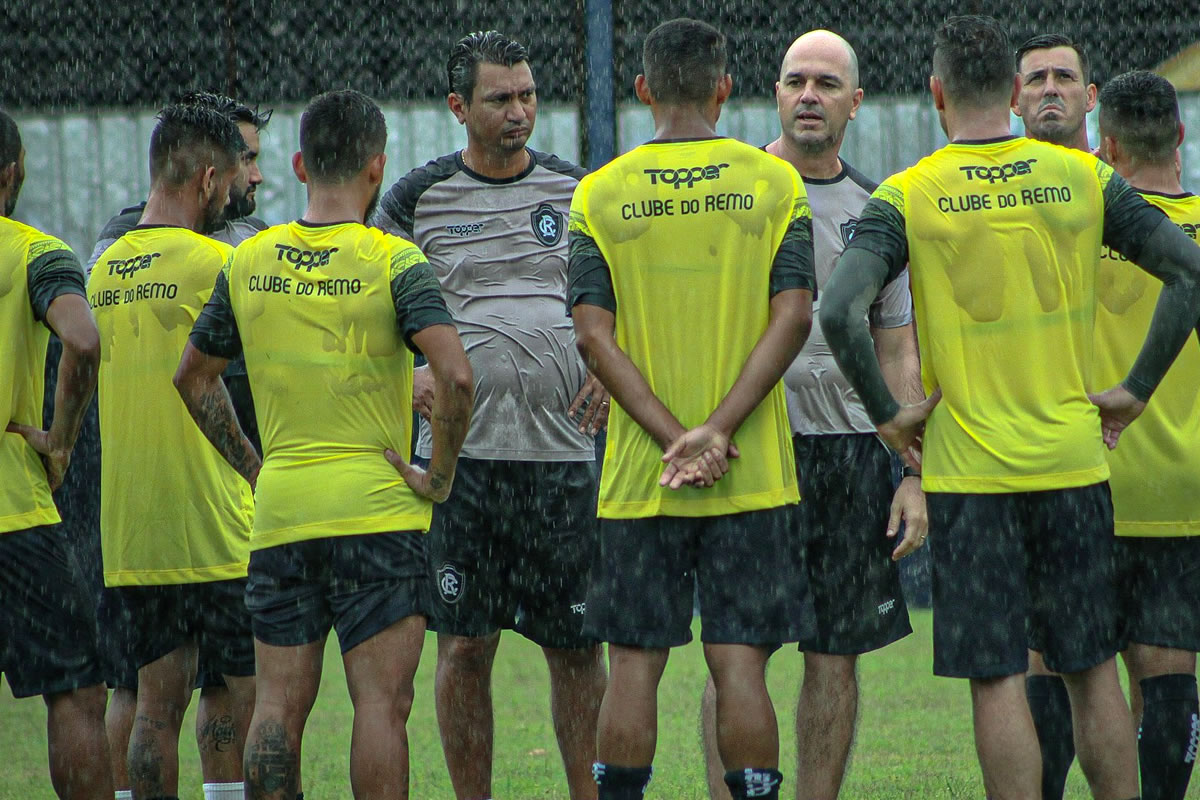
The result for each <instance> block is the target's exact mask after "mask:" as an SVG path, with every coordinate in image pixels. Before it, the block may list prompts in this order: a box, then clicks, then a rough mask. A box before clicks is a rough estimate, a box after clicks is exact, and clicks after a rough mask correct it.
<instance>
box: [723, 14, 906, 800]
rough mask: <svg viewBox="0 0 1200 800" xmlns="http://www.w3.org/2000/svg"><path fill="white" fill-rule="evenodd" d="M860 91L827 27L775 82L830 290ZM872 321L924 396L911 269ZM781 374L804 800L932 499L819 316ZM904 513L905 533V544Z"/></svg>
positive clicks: (800, 48) (894, 620)
mask: <svg viewBox="0 0 1200 800" xmlns="http://www.w3.org/2000/svg"><path fill="white" fill-rule="evenodd" d="M862 94H863V93H862V89H860V88H859V85H858V59H857V57H856V55H855V53H854V50H853V49H852V48H851V47H850V45H849V44H848V43H847V42H846V41H845V40H844V39H842V38H841V37H840V36H838V35H836V34H834V33H830V32H829V31H811V32H809V33H806V34H805V35H803V36H801V37H800V38H799V39H797V40H796V41H795V42H794V43H793V44H792V46H791V47H790V48H789V49H788V52H787V54H786V55H785V56H784V59H783V65H782V67H781V68H780V73H779V82H778V83H777V84H775V97H776V101H777V104H778V108H779V120H780V124H781V126H782V130H781V132H780V136H779V138H778V139H776V140H775V141H773V142H771V143H770V144H768V145H767V146H766V147H765V148H764V149H765V150H766V151H767V152H769V153H771V154H772V155H776V156H779V157H780V158H782V159H783V160H785V161H787V162H789V163H790V164H792V166H794V167H795V168H796V169H797V171H799V172H800V175H801V177H802V178H803V179H804V188H805V191H806V192H807V193H808V201H809V204H810V205H811V206H812V212H813V243H814V251H815V265H816V274H817V286H818V287H823V286H824V285H825V282H826V281H827V280H829V276H830V275H831V274H832V272H833V267H834V264H835V262H836V261H837V258H838V256H840V255H841V253H842V250H843V249H845V247H846V244H847V243H848V242H849V241H850V237H851V236H853V235H854V226H855V224H856V223H857V221H858V215H859V213H861V211H862V208H863V206H864V205H865V204H866V202H867V199H868V198H869V197H870V196H871V193H872V192H873V191H874V190H875V184H874V183H873V182H871V181H869V180H867V179H866V178H864V177H863V176H862V175H861V174H859V173H858V172H857V171H855V170H854V169H853V168H852V167H850V166H849V165H848V164H846V162H844V161H842V160H841V158H840V157H839V156H838V152H839V150H840V149H841V145H842V138H843V136H844V135H845V132H846V126H847V124H848V123H849V121H850V120H851V119H853V118H854V116H855V114H856V113H857V111H858V107H859V104H860V103H861V102H862ZM818 303H819V301H817V302H816V303H814V311H815V308H816V306H817V304H818ZM869 321H870V324H871V332H872V335H873V336H874V338H875V347H876V349H877V351H878V352H879V354H880V362H881V363H882V364H883V366H884V370H885V375H886V376H887V380H888V382H889V384H890V385H891V386H892V387H893V391H895V392H896V393H897V394H898V395H900V396H902V397H904V398H905V399H906V401H907V402H918V401H919V400H921V399H922V398H923V397H924V393H923V391H922V388H921V381H920V373H919V366H918V361H917V348H916V339H915V337H914V335H913V325H912V297H911V295H910V294H909V290H908V273H907V272H904V273H902V274H901V275H900V276H899V277H898V278H896V280H894V281H892V282H891V283H889V284H887V285H886V286H884V288H883V290H882V291H881V292H880V293H879V296H878V297H876V298H875V302H874V303H872V304H871V308H870V320H869ZM783 380H784V385H785V387H786V390H787V403H788V417H789V418H790V420H791V425H792V433H793V440H792V441H793V446H794V449H795V452H796V472H797V475H798V477H799V481H800V490H801V493H802V494H803V495H804V502H802V503H801V504H800V507H799V513H798V515H797V520H798V521H799V531H798V532H797V535H798V536H799V538H800V540H801V542H802V543H803V545H804V546H803V548H802V551H803V554H804V556H803V557H804V559H805V562H806V564H805V566H806V568H807V573H808V580H809V585H810V586H811V587H812V593H813V600H814V607H815V610H816V616H817V632H816V635H815V636H814V637H813V638H811V639H809V640H805V641H801V642H800V650H802V651H803V652H804V684H803V686H802V687H801V691H800V701H799V703H798V705H797V707H796V741H797V767H796V785H797V787H798V790H797V797H800V798H810V797H811V798H832V797H836V796H837V794H838V792H839V791H840V789H841V785H842V779H843V777H844V776H845V771H846V762H847V759H848V757H849V754H850V745H851V743H852V742H853V739H854V727H855V720H856V717H857V714H858V680H857V676H856V671H855V664H856V661H857V658H858V655H859V654H861V653H866V652H868V651H871V650H875V649H878V648H880V647H883V646H885V645H887V644H890V643H892V642H894V641H896V640H897V639H900V638H902V637H904V636H907V635H908V634H909V633H911V632H912V628H911V627H909V623H908V608H907V606H906V605H905V602H904V597H903V595H902V594H901V590H900V575H899V570H898V568H897V564H896V561H897V560H898V559H900V558H902V557H904V556H906V555H908V554H909V553H911V552H912V551H913V550H915V549H916V548H917V547H919V546H920V545H921V543H922V542H923V541H924V539H925V533H926V530H927V521H926V516H925V497H924V494H923V493H922V492H921V485H920V484H921V482H920V479H919V477H916V476H915V473H913V474H912V475H910V476H909V477H905V479H904V480H903V481H902V482H901V484H900V487H899V489H897V490H896V492H895V494H894V495H893V490H892V487H893V481H892V456H891V454H890V453H889V451H888V449H887V446H886V445H884V444H883V442H881V441H880V440H879V438H878V437H877V436H876V435H875V426H874V425H873V424H872V423H871V420H870V419H869V418H868V417H867V413H866V410H865V409H864V408H863V406H862V403H861V402H860V401H859V398H858V396H857V394H855V392H854V390H853V389H852V388H851V387H850V384H849V383H848V382H847V381H846V378H845V377H844V376H843V375H842V372H841V370H840V369H838V366H837V364H836V363H835V362H834V359H833V354H832V353H831V351H830V349H829V346H828V344H827V343H826V341H825V336H824V334H823V333H822V331H821V326H820V325H819V324H817V323H814V324H813V329H812V333H811V334H809V337H808V341H807V342H806V343H805V345H804V349H803V350H801V351H800V355H798V356H797V357H796V360H795V361H794V362H793V363H792V365H791V366H790V367H789V368H788V370H787V372H786V374H785V375H784V378H783ZM906 475H909V473H906ZM901 519H904V520H905V523H906V524H905V535H904V539H903V541H901V542H900V544H899V545H897V546H895V547H894V548H893V542H892V541H891V539H892V538H894V537H895V535H896V532H897V529H898V528H899V523H900V520H901ZM705 700H706V703H705V706H706V707H705V713H704V723H705V724H704V732H705V741H706V746H705V750H706V754H707V756H708V763H709V791H710V793H711V794H712V796H713V797H728V796H729V795H728V793H727V791H726V790H725V786H724V781H723V780H722V773H721V771H720V766H719V765H720V760H719V759H718V758H716V749H715V745H714V743H715V736H713V735H712V731H713V728H712V713H711V712H712V709H711V702H712V692H711V681H710V685H709V690H708V691H707V692H706V696H705Z"/></svg>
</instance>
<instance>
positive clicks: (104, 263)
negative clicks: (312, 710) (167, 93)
mask: <svg viewBox="0 0 1200 800" xmlns="http://www.w3.org/2000/svg"><path fill="white" fill-rule="evenodd" d="M245 148H246V145H245V142H244V141H243V139H242V135H241V133H240V132H239V131H238V128H237V125H236V124H234V122H233V121H232V120H230V119H229V118H228V117H227V116H226V115H225V114H223V113H221V112H219V111H218V110H216V109H214V108H211V107H201V106H196V105H183V104H177V105H170V106H167V107H166V108H164V109H163V110H162V112H161V113H160V114H159V116H158V123H157V125H156V126H155V129H154V132H153V133H152V135H151V137H150V182H151V188H150V195H149V199H148V200H147V203H146V208H145V210H144V211H143V212H142V215H141V219H140V220H139V222H138V224H137V226H135V227H134V228H133V229H132V230H130V231H129V232H128V233H126V234H125V235H124V236H122V237H120V238H119V239H117V240H116V241H115V242H114V243H113V244H112V245H111V246H109V248H108V249H107V250H105V251H104V253H103V254H102V255H101V256H100V258H99V259H97V261H96V264H95V266H94V267H93V268H92V274H91V277H90V279H89V281H88V293H89V300H90V302H91V304H92V307H93V309H94V310H95V313H96V322H97V325H98V326H99V329H100V342H101V356H102V361H101V365H100V388H99V393H100V441H101V445H102V447H103V449H104V453H105V455H104V458H103V461H102V464H101V476H100V492H101V496H100V539H101V547H102V550H103V556H104V580H105V585H106V587H108V588H109V589H110V591H106V592H105V594H104V596H103V598H102V600H101V617H102V618H103V619H104V623H105V625H106V627H107V635H108V636H110V637H112V638H114V639H115V640H116V641H117V642H118V643H117V645H116V646H117V648H118V649H119V651H120V653H121V658H122V660H124V659H125V658H127V659H128V660H129V663H131V664H133V665H134V666H136V667H137V668H138V692H137V716H136V719H135V721H134V724H133V728H132V730H131V732H130V737H129V746H128V761H127V763H128V771H129V781H130V785H131V787H132V790H133V793H134V796H137V797H173V796H175V795H177V794H178V777H179V776H178V768H179V765H178V750H179V730H180V726H181V725H182V723H183V712H184V709H186V708H187V705H188V702H189V701H190V699H191V695H192V687H193V685H194V682H195V678H196V664H197V657H198V652H199V651H200V650H201V649H203V650H204V651H205V653H206V656H207V657H209V658H210V659H211V662H212V667H213V668H214V669H215V670H217V671H218V672H220V673H221V674H222V675H223V676H224V677H225V681H226V684H227V685H228V686H229V690H230V692H231V695H232V697H233V698H234V702H233V704H232V705H233V708H234V709H235V712H242V711H243V709H248V707H249V706H250V705H252V704H253V701H254V677H253V676H254V647H253V639H252V635H251V632H250V620H249V614H248V612H247V611H246V608H245V603H244V602H243V601H242V597H243V594H244V592H245V580H244V579H245V576H246V565H247V561H248V559H249V539H250V518H251V512H252V507H253V500H252V497H251V493H250V485H249V484H248V483H247V482H246V481H245V480H243V479H242V478H241V477H240V476H239V475H238V474H237V472H235V471H234V470H233V469H231V468H230V467H229V465H228V464H226V463H225V461H224V460H223V459H222V458H221V456H220V454H219V453H218V452H217V451H216V450H215V449H213V447H212V446H211V445H210V444H209V443H208V442H207V441H206V440H205V439H204V437H203V436H202V435H201V434H200V432H199V431H197V430H196V428H195V426H194V425H192V424H190V420H189V419H188V412H187V409H186V408H185V407H184V405H183V403H182V402H180V399H179V395H178V394H177V393H176V392H175V390H174V387H173V386H172V383H171V379H172V377H173V375H174V373H175V366H176V365H177V363H178V355H179V353H181V352H182V351H183V347H184V345H185V344H186V343H187V335H188V332H189V331H190V330H191V325H192V323H193V322H194V321H195V319H196V317H197V316H198V315H199V313H200V309H201V308H203V306H204V303H205V301H206V300H207V299H208V296H209V294H211V293H212V284H213V282H214V281H215V279H216V275H217V273H218V272H220V270H221V267H222V266H223V265H224V263H225V259H226V258H227V257H228V255H229V253H230V252H231V248H230V247H229V246H228V245H225V244H222V243H220V242H216V241H213V240H212V239H209V238H208V237H206V236H204V235H203V234H201V233H199V231H202V230H206V229H207V228H209V227H210V226H211V224H212V223H213V222H214V221H218V220H220V218H221V215H222V214H223V213H224V209H225V204H226V203H227V201H228V198H229V187H230V185H231V183H232V182H233V181H234V179H235V178H237V177H238V175H239V172H240V171H241V169H242V153H243V152H244V151H245ZM134 408H136V409H137V413H131V409H134ZM235 722H236V724H237V726H238V727H239V728H240V729H241V730H242V731H244V730H245V726H246V725H247V724H248V722H249V718H248V715H246V714H245V713H236V717H235Z"/></svg>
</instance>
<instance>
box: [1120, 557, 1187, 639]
mask: <svg viewBox="0 0 1200 800" xmlns="http://www.w3.org/2000/svg"><path fill="white" fill-rule="evenodd" d="M1116 572H1117V586H1118V591H1119V592H1120V602H1121V606H1120V610H1121V649H1122V650H1124V649H1125V648H1126V647H1127V646H1128V645H1129V644H1131V643H1137V644H1148V645H1154V646H1155V647H1170V648H1174V649H1176V650H1187V651H1189V652H1192V653H1195V652H1197V651H1200V536H1172V537H1163V538H1159V537H1150V536H1146V537H1142V536H1118V537H1117V538H1116Z"/></svg>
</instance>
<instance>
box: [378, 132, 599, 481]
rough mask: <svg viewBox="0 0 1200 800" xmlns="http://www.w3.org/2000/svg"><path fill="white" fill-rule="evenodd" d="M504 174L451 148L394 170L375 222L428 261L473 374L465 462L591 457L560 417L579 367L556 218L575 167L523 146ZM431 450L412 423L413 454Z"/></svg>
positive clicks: (425, 429)
mask: <svg viewBox="0 0 1200 800" xmlns="http://www.w3.org/2000/svg"><path fill="white" fill-rule="evenodd" d="M528 152H529V155H530V160H529V167H528V168H527V169H526V170H525V171H524V172H523V173H521V174H520V175H516V176H514V177H512V178H508V179H499V180H498V179H491V178H487V177H484V176H482V175H479V174H478V173H475V172H473V171H472V170H471V169H470V168H468V167H467V166H466V165H465V164H464V163H463V160H462V154H461V153H452V154H450V155H446V156H442V157H441V158H439V159H437V160H435V161H431V162H429V163H428V164H426V165H425V166H423V167H420V168H418V169H415V170H413V171H412V172H410V173H409V174H408V175H405V176H404V177H403V178H401V179H400V180H399V181H397V182H396V184H395V185H394V186H392V188H391V189H390V190H389V191H388V192H387V194H386V195H385V196H384V197H383V199H382V201H381V202H380V204H379V211H378V212H377V213H376V214H375V217H374V219H373V223H374V224H375V226H376V227H378V228H380V229H382V230H385V231H388V232H389V233H394V234H397V235H399V236H402V237H404V238H406V239H410V240H411V241H413V242H415V243H416V244H417V246H418V247H420V248H421V251H422V252H424V253H425V255H426V257H427V258H428V259H429V263H430V264H432V265H433V269H434V271H435V272H436V273H437V277H438V281H439V283H440V284H441V287H442V295H443V297H445V299H446V304H447V306H448V307H449V309H450V313H451V315H452V316H453V317H454V322H455V325H457V327H458V333H459V336H460V337H461V338H462V343H463V347H464V348H465V350H466V352H467V357H468V358H469V359H470V361H471V369H472V370H473V371H474V374H475V409H474V413H473V416H472V418H471V428H470V430H469V431H468V433H467V439H466V442H465V443H464V444H463V448H462V455H463V457H464V458H475V459H481V460H496V459H508V460H514V461H592V460H594V459H595V451H594V448H593V444H592V438H591V437H590V436H585V435H584V434H582V433H580V432H579V429H578V427H577V425H576V424H574V423H573V422H572V421H571V420H570V419H569V418H568V416H567V409H568V408H569V407H570V405H571V402H572V400H573V399H574V397H575V395H576V394H577V393H578V392H579V390H580V388H581V387H582V386H583V382H584V379H585V377H586V370H585V369H584V366H583V360H582V359H581V358H580V356H579V353H578V351H577V350H576V348H575V331H574V329H573V327H572V326H571V320H570V319H568V318H567V317H565V316H564V315H563V304H564V303H565V302H566V294H567V231H566V228H567V213H568V211H569V210H570V206H571V195H572V193H573V192H574V191H575V187H576V186H577V185H578V183H579V179H580V178H581V177H583V175H584V174H585V173H584V170H582V169H581V168H579V167H577V166H575V165H574V164H570V163H568V162H566V161H563V160H561V159H559V158H557V157H555V156H552V155H547V154H545V153H539V152H537V151H533V150H529V151H528ZM431 449H432V437H431V432H430V428H429V424H428V423H427V422H425V421H422V422H421V430H420V440H419V443H418V445H417V452H418V453H419V454H420V455H421V456H423V457H425V458H428V457H429V456H430V453H431Z"/></svg>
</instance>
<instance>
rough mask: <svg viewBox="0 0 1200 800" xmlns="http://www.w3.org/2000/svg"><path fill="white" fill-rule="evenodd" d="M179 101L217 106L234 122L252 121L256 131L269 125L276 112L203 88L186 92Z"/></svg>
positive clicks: (217, 108) (218, 109) (216, 107)
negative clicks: (252, 106)
mask: <svg viewBox="0 0 1200 800" xmlns="http://www.w3.org/2000/svg"><path fill="white" fill-rule="evenodd" d="M177 102H179V103H184V104H186V105H201V106H209V107H211V108H215V109H216V110H217V111H220V112H221V113H222V114H224V115H225V116H227V117H229V118H230V119H231V120H233V121H234V122H248V123H250V124H251V125H253V126H254V129H255V130H256V131H261V130H262V129H263V128H265V127H267V123H268V122H270V121H271V115H272V114H273V113H275V111H274V109H270V108H268V109H267V110H266V111H262V110H260V109H259V107H258V106H255V107H254V108H251V107H250V106H248V105H246V104H245V103H239V102H238V101H237V100H234V99H233V98H232V97H227V96H225V95H223V94H217V93H216V92H206V91H204V90H202V89H193V90H191V91H189V92H185V93H184V94H183V96H182V97H180V98H179V100H178V101H177Z"/></svg>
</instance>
